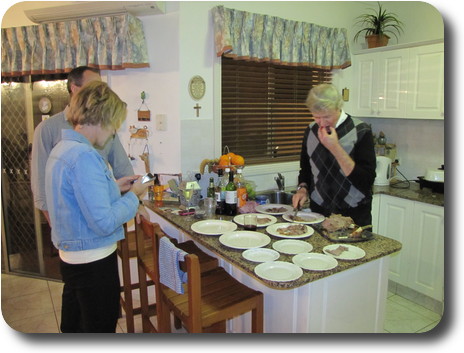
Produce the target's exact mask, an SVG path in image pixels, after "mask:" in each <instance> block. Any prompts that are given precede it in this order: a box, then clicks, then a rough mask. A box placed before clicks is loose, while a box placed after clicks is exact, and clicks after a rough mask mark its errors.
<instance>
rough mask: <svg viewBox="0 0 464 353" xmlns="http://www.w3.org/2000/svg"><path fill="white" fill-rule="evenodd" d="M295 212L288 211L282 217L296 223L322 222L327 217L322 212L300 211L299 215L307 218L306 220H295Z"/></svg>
mask: <svg viewBox="0 0 464 353" xmlns="http://www.w3.org/2000/svg"><path fill="white" fill-rule="evenodd" d="M294 214H295V212H293V211H292V212H288V213H285V214H283V215H282V218H283V219H285V220H286V221H288V222H294V223H303V224H316V223H321V222H322V221H323V220H324V219H325V217H324V216H323V215H321V214H320V213H315V212H302V211H300V212H298V213H297V214H296V215H297V217H302V218H305V220H304V221H294V220H293V215H294Z"/></svg>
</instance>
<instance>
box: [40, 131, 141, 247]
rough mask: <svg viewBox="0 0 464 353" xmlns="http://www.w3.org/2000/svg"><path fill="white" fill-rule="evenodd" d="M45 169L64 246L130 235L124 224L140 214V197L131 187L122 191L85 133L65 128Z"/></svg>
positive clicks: (55, 237) (55, 231)
mask: <svg viewBox="0 0 464 353" xmlns="http://www.w3.org/2000/svg"><path fill="white" fill-rule="evenodd" d="M45 175H46V181H45V191H46V198H47V205H48V210H49V214H50V221H51V224H52V241H53V244H54V245H55V246H56V247H57V248H58V249H60V250H63V251H80V250H89V249H97V248H101V247H104V246H108V245H110V244H112V243H115V242H117V241H118V240H120V239H122V238H124V229H123V226H122V225H123V224H124V223H126V222H128V221H129V220H130V219H132V218H133V217H134V216H135V214H136V212H137V208H138V205H139V200H138V197H137V196H136V195H135V194H134V193H133V192H131V191H129V192H127V193H125V194H124V195H122V196H121V192H120V190H119V187H118V185H117V184H116V182H115V180H114V177H113V173H112V172H111V170H110V169H109V168H108V166H107V164H106V162H105V161H104V159H103V158H102V157H101V156H100V155H99V154H98V152H97V151H96V150H95V149H94V148H93V146H92V145H91V144H90V142H89V141H88V140H87V139H86V138H85V137H84V136H83V135H81V134H79V133H78V132H75V131H74V130H62V140H61V141H60V142H59V143H58V144H57V145H56V146H55V147H54V148H53V150H52V152H51V154H50V157H49V158H48V161H47V165H46V174H45Z"/></svg>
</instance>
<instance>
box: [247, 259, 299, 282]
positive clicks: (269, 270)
mask: <svg viewBox="0 0 464 353" xmlns="http://www.w3.org/2000/svg"><path fill="white" fill-rule="evenodd" d="M254 271H255V273H256V275H257V276H259V277H261V278H264V279H266V280H268V281H276V282H289V281H294V280H297V279H298V278H300V277H301V276H302V275H303V270H302V269H301V268H300V267H299V266H297V265H295V264H293V263H290V262H285V261H271V262H263V263H261V264H259V265H258V266H256V267H255V269H254Z"/></svg>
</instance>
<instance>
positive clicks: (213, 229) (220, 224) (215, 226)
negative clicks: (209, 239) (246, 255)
mask: <svg viewBox="0 0 464 353" xmlns="http://www.w3.org/2000/svg"><path fill="white" fill-rule="evenodd" d="M190 228H191V229H192V230H193V231H194V232H197V233H199V234H204V235H219V234H224V233H227V232H233V231H234V230H236V229H237V225H236V224H235V223H234V222H229V221H222V220H218V219H208V220H204V221H199V222H195V223H193V224H192V225H191V227H190Z"/></svg>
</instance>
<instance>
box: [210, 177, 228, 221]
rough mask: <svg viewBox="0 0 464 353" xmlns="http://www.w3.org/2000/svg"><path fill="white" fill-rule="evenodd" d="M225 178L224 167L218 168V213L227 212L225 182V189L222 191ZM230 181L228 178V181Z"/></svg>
mask: <svg viewBox="0 0 464 353" xmlns="http://www.w3.org/2000/svg"><path fill="white" fill-rule="evenodd" d="M223 178H224V171H223V170H222V169H219V170H218V183H217V185H216V189H215V192H214V194H215V198H216V214H219V215H222V214H224V213H225V204H226V194H225V190H226V185H227V184H224V191H222V184H223V183H224V181H223ZM228 182H229V181H228V180H227V183H228Z"/></svg>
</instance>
